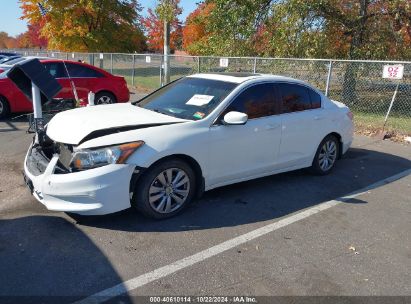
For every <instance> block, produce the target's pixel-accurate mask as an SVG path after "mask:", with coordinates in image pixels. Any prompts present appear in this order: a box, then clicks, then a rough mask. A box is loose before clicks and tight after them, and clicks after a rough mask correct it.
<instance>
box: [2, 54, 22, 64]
mask: <svg viewBox="0 0 411 304" xmlns="http://www.w3.org/2000/svg"><path fill="white" fill-rule="evenodd" d="M0 57H2V58H0V64H7V62H10V61H12V60H14V59H17V58H21V56H19V55H17V56H0Z"/></svg>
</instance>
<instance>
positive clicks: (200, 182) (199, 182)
mask: <svg viewBox="0 0 411 304" xmlns="http://www.w3.org/2000/svg"><path fill="white" fill-rule="evenodd" d="M174 159H179V160H182V161H184V162H186V163H187V164H188V165H189V166H190V167H191V168H192V169H193V170H194V174H195V177H196V195H195V196H196V197H197V198H198V197H200V196H201V195H202V194H203V193H204V189H205V180H204V176H203V170H202V168H201V166H200V164H199V163H198V161H197V160H196V159H194V158H193V157H191V156H189V155H187V154H171V155H167V156H164V157H162V158H160V159H158V160H156V161H155V162H153V163H152V164H150V166H149V167H148V168H140V167H137V168H136V171H138V173H134V174H133V176H132V178H131V181H130V186H131V187H133V186H134V184H135V183H136V182H137V181H138V179H139V178H141V177H143V176H144V172H145V171H147V170H149V169H150V168H151V167H153V166H155V165H157V164H158V163H161V162H164V161H167V160H174ZM130 189H132V188H130Z"/></svg>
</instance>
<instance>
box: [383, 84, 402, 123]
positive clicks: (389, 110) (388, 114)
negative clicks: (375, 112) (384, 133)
mask: <svg viewBox="0 0 411 304" xmlns="http://www.w3.org/2000/svg"><path fill="white" fill-rule="evenodd" d="M399 86H400V82H398V83H397V86H396V87H395V91H394V95H393V96H392V99H391V103H390V106H389V107H388V111H387V114H386V115H385V118H384V125H383V127H382V129H383V130H384V128H385V125H386V124H387V120H388V116H390V113H391V109H392V106H393V104H394V101H395V98H396V97H397V93H398V88H399Z"/></svg>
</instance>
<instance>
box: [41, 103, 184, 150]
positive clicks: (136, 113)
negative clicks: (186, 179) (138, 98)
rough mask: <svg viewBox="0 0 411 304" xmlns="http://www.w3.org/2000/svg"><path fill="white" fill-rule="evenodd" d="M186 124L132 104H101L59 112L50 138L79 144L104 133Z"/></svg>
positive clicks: (49, 134) (48, 130) (50, 130)
mask: <svg viewBox="0 0 411 304" xmlns="http://www.w3.org/2000/svg"><path fill="white" fill-rule="evenodd" d="M184 121H186V120H184V119H180V118H176V117H172V116H168V115H164V114H160V113H156V112H153V111H150V110H147V109H143V108H140V107H137V106H133V105H132V104H130V103H123V104H113V105H99V106H92V107H85V108H78V109H73V110H68V111H64V112H61V113H58V114H57V115H55V116H54V117H53V118H52V119H51V120H50V122H49V123H48V125H47V135H48V137H50V138H51V139H52V140H54V141H56V142H61V143H65V144H72V145H78V144H79V143H80V142H81V141H82V140H83V139H84V138H85V137H87V136H90V135H91V134H92V133H93V134H96V132H97V131H101V130H106V131H110V129H117V128H122V127H130V128H133V127H135V128H136V129H137V128H141V127H144V126H153V125H162V124H170V123H178V122H184ZM115 132H116V131H115ZM100 136H103V135H100Z"/></svg>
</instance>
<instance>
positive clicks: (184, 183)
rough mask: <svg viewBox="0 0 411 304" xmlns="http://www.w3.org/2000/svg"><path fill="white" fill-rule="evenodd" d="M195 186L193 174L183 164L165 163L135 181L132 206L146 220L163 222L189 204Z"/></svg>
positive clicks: (188, 167) (185, 164)
mask: <svg viewBox="0 0 411 304" xmlns="http://www.w3.org/2000/svg"><path fill="white" fill-rule="evenodd" d="M196 185H197V184H196V178H195V173H194V171H193V169H192V168H191V167H190V166H189V165H188V164H187V163H186V162H184V161H182V160H179V159H171V160H165V161H162V162H159V163H158V164H155V165H154V166H152V167H150V168H149V169H148V170H147V171H146V172H144V173H143V175H142V176H140V177H139V178H138V179H137V181H136V184H135V186H134V194H133V197H132V200H131V205H132V206H133V207H134V208H136V209H137V210H138V211H140V212H141V213H142V214H143V215H145V216H146V217H150V218H154V219H166V218H169V217H172V216H175V215H176V214H178V213H180V212H181V211H182V210H184V209H185V208H186V207H187V206H188V205H189V204H190V203H191V201H192V200H193V198H194V196H195V193H196Z"/></svg>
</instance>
